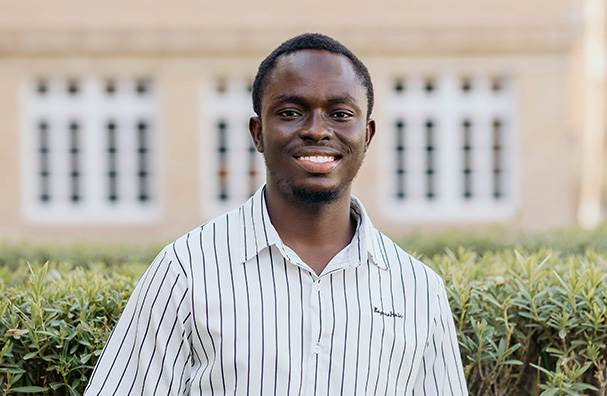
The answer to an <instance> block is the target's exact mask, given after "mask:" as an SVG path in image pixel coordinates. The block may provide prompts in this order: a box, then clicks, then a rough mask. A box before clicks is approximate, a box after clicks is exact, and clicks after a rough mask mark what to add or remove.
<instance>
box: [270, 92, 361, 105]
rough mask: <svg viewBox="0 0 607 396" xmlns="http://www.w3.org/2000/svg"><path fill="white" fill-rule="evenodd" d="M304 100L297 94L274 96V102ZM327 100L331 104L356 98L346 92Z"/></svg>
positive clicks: (345, 102)
mask: <svg viewBox="0 0 607 396" xmlns="http://www.w3.org/2000/svg"><path fill="white" fill-rule="evenodd" d="M305 101H306V99H305V98H303V97H301V96H297V95H288V94H280V95H277V96H276V97H274V102H276V103H304V102H305ZM327 101H328V102H329V103H333V104H339V103H344V104H352V103H355V102H356V99H355V98H354V96H352V95H350V94H347V93H346V94H343V95H339V96H335V97H333V98H330V99H328V100H327Z"/></svg>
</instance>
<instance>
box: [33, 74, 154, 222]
mask: <svg viewBox="0 0 607 396" xmlns="http://www.w3.org/2000/svg"><path fill="white" fill-rule="evenodd" d="M104 77H105V76H78V77H77V78H66V77H65V76H61V77H53V76H51V77H49V76H44V77H35V78H31V79H30V81H29V82H27V83H25V84H24V86H23V88H22V95H21V96H22V106H21V107H22V121H21V122H22V134H21V136H22V141H21V151H22V152H21V159H22V164H21V165H22V167H21V168H22V201H23V210H24V216H25V218H26V219H27V220H29V221H31V222H34V223H53V224H66V223H67V224H105V223H112V224H116V223H126V224H131V223H147V222H151V221H154V220H156V219H157V218H158V217H159V215H160V208H161V202H160V198H161V197H160V194H159V185H158V184H159V171H160V162H161V161H160V150H159V147H160V145H159V138H160V131H159V123H158V110H159V98H158V94H157V93H156V90H155V87H154V85H153V84H152V83H151V80H145V79H138V78H136V77H133V78H126V77H125V78H104ZM41 81H44V82H45V84H46V86H47V88H48V91H47V92H46V94H44V95H40V94H38V93H37V89H38V87H39V85H40V84H41ZM70 81H77V82H78V86H79V90H78V93H77V94H76V95H70V94H69V93H68V92H67V90H66V87H67V85H68V84H69V82H70ZM109 81H113V83H114V86H115V88H116V91H115V92H114V94H112V95H110V94H108V93H107V92H106V91H105V89H106V86H107V84H108V82H109ZM138 81H140V82H141V83H142V84H146V83H147V84H148V85H147V89H148V90H149V89H150V88H151V91H148V92H147V93H145V94H144V95H138V94H137V92H136V89H137V84H139V82H138ZM41 120H46V121H47V122H48V124H49V128H50V130H49V133H51V134H52V133H55V135H54V136H52V137H51V138H50V139H49V145H50V147H49V149H50V159H51V163H50V168H51V169H50V172H51V177H54V178H55V179H54V180H55V182H54V183H53V184H52V188H53V191H51V198H50V200H49V201H48V202H44V201H42V199H41V196H40V178H39V177H40V176H39V174H40V170H41V167H40V155H39V145H40V142H39V123H40V122H41ZM73 120H75V121H77V122H78V123H79V125H80V128H79V130H80V131H81V132H80V134H79V157H78V161H79V169H78V170H79V173H80V190H81V191H80V194H81V198H82V199H81V200H79V201H77V202H74V201H71V200H70V198H69V197H68V196H67V194H68V191H69V186H68V185H67V184H68V179H69V176H66V174H67V173H69V172H70V169H69V165H68V162H69V160H68V158H69V155H70V153H69V143H68V141H67V140H66V139H67V137H66V134H65V130H66V128H67V127H66V125H68V124H69V123H70V122H71V121H73ZM110 120H113V121H115V122H116V124H117V125H118V128H119V129H118V134H117V135H118V136H117V137H118V139H117V146H118V147H117V150H118V155H117V157H116V158H117V160H118V163H117V165H118V166H117V170H118V172H120V173H119V176H118V179H117V180H118V191H119V192H120V193H119V194H120V195H119V198H118V199H117V200H115V201H111V200H110V199H109V197H108V177H109V176H108V170H109V164H108V161H109V159H108V144H109V143H108V140H107V131H106V127H107V123H108V121H110ZM142 120H143V121H145V123H146V124H147V128H148V133H147V135H148V136H147V142H146V146H147V147H145V148H146V150H147V152H146V153H145V154H144V155H146V156H147V158H146V159H145V162H146V165H147V166H146V169H145V170H146V172H147V176H146V179H147V181H146V183H147V195H148V199H147V200H145V201H140V200H139V199H138V198H137V194H138V192H137V191H136V190H137V188H136V186H134V185H133V183H136V182H138V176H137V175H136V173H137V172H138V171H139V168H138V165H137V164H136V161H137V160H138V157H137V156H138V155H139V154H138V153H137V152H138V147H137V145H138V142H137V141H136V139H137V137H136V135H137V133H136V131H133V129H134V128H136V125H137V123H138V122H140V121H142ZM121 128H122V129H123V130H124V128H126V129H127V130H131V131H130V132H128V133H122V134H120V129H121ZM122 152H130V153H131V154H134V155H127V156H125V155H121V154H122ZM142 169H143V168H142ZM121 174H126V175H128V176H127V177H121V176H122V175H121Z"/></svg>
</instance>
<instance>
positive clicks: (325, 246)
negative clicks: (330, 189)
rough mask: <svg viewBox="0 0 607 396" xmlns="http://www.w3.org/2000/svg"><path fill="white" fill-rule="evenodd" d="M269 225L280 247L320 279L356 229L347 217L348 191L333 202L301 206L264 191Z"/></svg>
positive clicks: (291, 200) (278, 194) (269, 190)
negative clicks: (286, 248)
mask: <svg viewBox="0 0 607 396" xmlns="http://www.w3.org/2000/svg"><path fill="white" fill-rule="evenodd" d="M266 202H267V206H268V214H269V216H270V220H271V221H272V225H273V226H274V228H275V229H276V231H277V232H278V235H279V236H280V238H281V239H282V241H283V243H284V244H285V245H287V246H288V247H289V248H291V249H293V251H295V253H297V255H298V256H299V257H300V258H301V259H302V260H303V261H304V262H305V263H306V264H307V265H309V266H310V268H312V269H313V270H314V272H316V274H318V275H320V274H321V273H322V271H323V270H324V268H325V267H326V266H327V264H328V263H329V261H331V259H332V258H333V257H334V256H335V255H336V254H337V253H339V252H340V251H341V250H342V249H343V248H344V247H346V246H347V245H348V244H349V243H350V241H351V240H352V237H353V236H354V232H355V229H356V221H355V220H354V219H353V218H352V217H351V214H350V190H349V189H348V190H347V191H345V192H344V193H343V194H342V195H341V196H340V197H338V198H337V199H336V200H335V201H333V202H330V203H325V204H318V205H305V204H302V203H300V202H297V201H295V199H289V197H285V196H283V195H281V194H280V193H278V192H276V191H273V189H272V187H271V186H269V185H268V186H267V187H266Z"/></svg>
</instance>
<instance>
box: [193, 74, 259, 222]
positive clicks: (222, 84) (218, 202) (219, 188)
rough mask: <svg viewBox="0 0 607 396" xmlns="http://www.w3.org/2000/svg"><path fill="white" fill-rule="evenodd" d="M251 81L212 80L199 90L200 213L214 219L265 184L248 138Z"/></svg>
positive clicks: (255, 151)
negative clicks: (200, 95)
mask: <svg viewBox="0 0 607 396" xmlns="http://www.w3.org/2000/svg"><path fill="white" fill-rule="evenodd" d="M251 84H252V79H246V78H229V79H228V78H216V79H214V80H210V81H208V82H207V83H206V84H204V86H203V88H202V100H201V114H202V122H201V148H200V152H201V153H203V155H202V158H203V161H202V163H201V169H202V174H203V175H204V180H203V182H202V183H201V188H202V196H203V197H204V199H203V212H204V214H205V215H206V216H215V215H219V214H221V213H223V212H224V211H226V210H230V209H233V208H235V207H237V206H239V205H241V204H242V203H243V202H245V201H246V200H247V199H248V198H249V197H250V196H251V195H253V193H254V192H255V191H256V190H257V189H258V188H259V187H260V186H261V185H262V184H263V182H264V181H265V166H264V163H263V156H262V155H261V154H260V153H258V152H257V150H256V149H255V146H254V145H253V140H252V139H251V136H250V134H249V118H250V117H251V116H252V115H253V113H252V110H251V108H252V105H251Z"/></svg>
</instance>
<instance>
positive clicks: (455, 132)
mask: <svg viewBox="0 0 607 396" xmlns="http://www.w3.org/2000/svg"><path fill="white" fill-rule="evenodd" d="M466 78H469V79H470V80H471V82H472V88H471V90H470V91H468V92H464V91H463V89H462V81H463V80H464V79H466ZM399 80H402V81H403V84H404V90H403V91H402V92H401V93H397V92H396V90H395V89H394V85H395V83H396V81H399ZM429 81H432V82H433V84H434V89H433V90H432V91H431V92H427V91H426V90H425V85H426V84H427V83H428V82H429ZM493 81H499V82H500V83H501V84H502V85H501V87H500V89H499V91H497V92H494V91H493V90H492V88H491V86H490V85H491V84H492V83H493ZM381 84H382V85H383V86H382V89H381V92H382V93H383V94H384V96H383V97H382V100H381V102H382V104H383V106H382V108H381V110H380V111H381V118H379V119H378V120H379V121H380V122H381V123H380V125H382V126H380V127H379V129H380V132H379V133H380V134H381V133H385V134H386V135H387V136H385V137H384V138H383V139H382V140H381V141H382V145H381V148H380V150H381V153H382V155H380V156H379V168H378V169H379V175H378V176H379V179H378V180H379V188H378V190H377V192H378V202H379V203H380V207H381V210H382V213H383V214H384V215H385V216H386V217H389V218H390V219H391V220H394V221H402V222H404V221H406V222H408V223H445V222H470V221H476V222H495V221H505V220H508V219H510V218H511V217H512V216H513V215H514V214H515V213H516V210H517V209H518V207H519V165H518V164H519V160H518V147H517V145H518V128H517V117H516V103H517V101H516V97H517V94H516V85H515V81H514V79H513V78H512V77H510V76H508V75H506V74H504V73H502V72H500V70H495V71H491V70H489V71H479V70H472V71H466V69H465V68H462V70H461V71H445V70H444V69H439V70H437V71H436V72H434V73H433V72H431V71H430V72H429V71H412V72H410V73H405V72H403V73H393V74H391V75H390V77H389V78H386V79H384V80H383V81H382V82H381ZM495 119H498V120H500V121H501V123H502V131H501V140H502V142H501V153H500V154H501V156H502V158H501V164H502V165H501V171H502V173H501V191H502V195H501V197H499V198H497V199H496V198H495V197H494V196H493V192H492V187H491V186H492V180H491V178H492V169H491V168H490V166H489V167H485V166H481V165H479V164H481V163H484V164H489V163H491V155H492V153H491V149H490V146H491V144H492V143H491V142H490V139H491V138H490V133H491V131H490V130H489V129H490V126H491V123H492V122H493V120H495ZM399 120H404V121H405V124H406V126H405V132H404V133H405V135H406V137H405V140H406V143H405V162H406V165H405V180H406V183H407V187H406V189H405V190H406V195H405V198H404V199H402V198H398V191H396V180H397V179H396V176H395V175H396V171H397V167H396V166H395V164H396V143H395V141H396V134H395V133H396V132H395V131H396V123H397V122H398V121H399ZM428 120H431V121H432V122H433V123H434V136H433V141H434V150H433V155H434V156H433V161H434V166H433V167H434V173H433V177H434V185H435V188H434V190H435V194H434V197H433V198H428V196H427V195H426V192H427V191H426V190H424V188H423V186H424V183H425V180H424V178H425V173H426V169H424V167H425V164H424V161H425V160H426V158H424V155H425V150H426V149H425V147H424V146H425V145H426V142H425V141H424V138H425V137H424V131H423V128H424V127H425V124H426V122H427V121H428ZM465 120H470V122H471V123H472V136H473V139H472V140H473V141H472V151H471V152H472V158H471V159H472V175H473V180H474V181H473V192H472V196H471V197H470V198H466V197H465V196H464V193H463V185H464V181H463V180H464V174H463V163H464V150H463V146H464V142H463V132H462V123H463V122H464V121H465ZM383 131H385V132H383ZM478 147H484V149H482V150H479V149H478Z"/></svg>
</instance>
